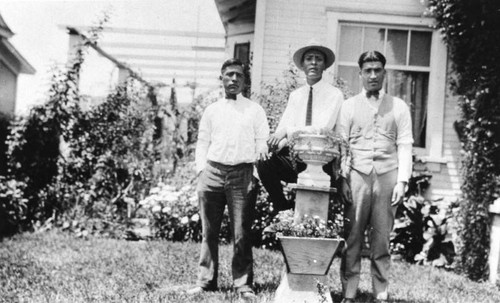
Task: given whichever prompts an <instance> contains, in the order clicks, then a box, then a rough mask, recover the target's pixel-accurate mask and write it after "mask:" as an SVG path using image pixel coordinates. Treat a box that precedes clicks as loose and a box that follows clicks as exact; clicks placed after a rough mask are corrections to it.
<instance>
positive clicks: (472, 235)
mask: <svg viewBox="0 0 500 303" xmlns="http://www.w3.org/2000/svg"><path fill="white" fill-rule="evenodd" d="M499 10H500V2H499V1H480V2H478V1H473V0H439V1H438V0H430V1H429V12H430V13H431V14H432V15H433V16H434V17H435V18H436V21H437V22H436V28H438V29H439V30H440V31H441V33H442V36H443V40H444V41H445V43H446V44H447V46H448V50H449V52H448V53H449V55H450V59H451V61H452V63H453V64H452V65H451V67H452V69H453V71H454V72H455V73H454V78H453V79H451V81H450V83H451V89H452V90H453V91H454V92H455V93H457V94H458V95H460V101H459V107H460V109H461V117H460V121H459V122H458V123H457V125H461V126H462V131H463V133H462V134H461V138H462V149H463V159H462V180H463V183H462V187H461V188H462V193H463V199H462V200H461V205H460V230H459V234H460V238H461V240H460V243H461V245H460V247H459V255H460V258H459V259H460V267H461V268H462V269H463V270H464V272H465V273H466V275H467V276H468V277H469V278H471V279H474V280H480V279H486V278H487V274H488V269H487V268H488V266H487V264H488V251H489V242H490V226H489V225H490V218H489V214H488V206H489V205H490V204H491V203H492V202H493V201H494V200H495V198H496V197H497V196H498V184H497V182H496V180H495V178H496V177H498V176H499V175H500V161H499V159H500V119H499V117H500V103H499V102H498V100H499V99H500V76H499V75H498V70H500V44H499V43H492V41H498V40H499V39H500V31H499V30H498V29H499V28H500V18H498V11H499Z"/></svg>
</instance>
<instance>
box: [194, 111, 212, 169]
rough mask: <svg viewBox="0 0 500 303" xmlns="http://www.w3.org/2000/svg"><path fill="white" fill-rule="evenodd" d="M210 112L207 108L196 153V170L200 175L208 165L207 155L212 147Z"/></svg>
mask: <svg viewBox="0 0 500 303" xmlns="http://www.w3.org/2000/svg"><path fill="white" fill-rule="evenodd" d="M209 116H210V110H209V108H207V110H205V112H204V113H203V115H202V117H201V120H200V126H199V128H198V141H197V142H196V151H195V163H196V166H195V169H196V173H197V174H198V173H199V172H200V171H202V170H203V169H204V168H205V165H206V164H207V154H208V147H209V146H210V133H211V124H210V117H209Z"/></svg>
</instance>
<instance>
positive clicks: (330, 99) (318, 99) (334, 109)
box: [276, 80, 344, 136]
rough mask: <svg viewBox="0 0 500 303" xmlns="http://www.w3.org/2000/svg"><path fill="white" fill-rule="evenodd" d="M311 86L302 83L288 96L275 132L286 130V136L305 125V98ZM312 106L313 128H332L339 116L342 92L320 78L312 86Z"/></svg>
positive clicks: (342, 98)
mask: <svg viewBox="0 0 500 303" xmlns="http://www.w3.org/2000/svg"><path fill="white" fill-rule="evenodd" d="M310 88H311V86H309V85H304V86H301V87H299V88H298V89H296V90H294V91H293V92H292V93H291V94H290V97H289V98H288V104H287V105H286V108H285V111H284V112H283V116H282V117H281V120H280V123H279V124H278V127H277V128H276V132H281V131H286V134H287V136H291V134H293V133H294V132H295V131H297V130H299V129H301V128H304V126H305V125H306V112H307V100H308V98H309V90H310ZM312 88H313V106H312V124H311V126H312V127H313V128H315V129H321V128H328V129H333V128H334V126H335V125H336V122H337V118H338V116H339V112H340V107H341V105H342V102H343V101H344V95H343V94H342V92H341V91H340V90H339V89H338V88H336V87H334V86H333V85H331V84H329V83H327V82H326V81H324V80H320V81H319V82H318V83H316V84H314V85H313V86H312Z"/></svg>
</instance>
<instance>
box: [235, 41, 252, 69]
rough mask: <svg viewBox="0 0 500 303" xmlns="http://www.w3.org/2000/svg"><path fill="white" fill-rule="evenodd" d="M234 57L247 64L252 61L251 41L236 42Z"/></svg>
mask: <svg viewBox="0 0 500 303" xmlns="http://www.w3.org/2000/svg"><path fill="white" fill-rule="evenodd" d="M234 58H236V59H239V60H240V61H241V62H243V63H244V64H247V63H248V62H249V61H250V43H236V44H235V45H234Z"/></svg>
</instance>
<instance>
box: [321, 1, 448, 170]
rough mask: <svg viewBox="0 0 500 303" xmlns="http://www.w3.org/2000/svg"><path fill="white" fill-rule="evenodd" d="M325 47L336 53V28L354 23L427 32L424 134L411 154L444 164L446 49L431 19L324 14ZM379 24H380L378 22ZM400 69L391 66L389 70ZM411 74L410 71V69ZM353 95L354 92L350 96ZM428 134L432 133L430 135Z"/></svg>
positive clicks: (359, 14)
mask: <svg viewBox="0 0 500 303" xmlns="http://www.w3.org/2000/svg"><path fill="white" fill-rule="evenodd" d="M326 13H327V32H328V40H327V44H328V45H329V46H331V47H332V49H334V50H335V51H336V52H337V53H338V51H339V48H338V41H339V40H340V24H341V23H355V24H359V25H379V26H382V27H389V28H391V29H392V28H397V27H400V28H402V29H405V30H411V29H415V30H430V31H431V32H432V38H431V52H430V64H429V68H427V67H426V68H425V70H426V71H427V70H428V71H429V87H428V99H427V123H426V128H427V133H426V137H425V146H426V147H425V148H420V147H414V148H413V150H414V152H415V154H416V155H417V156H418V157H419V158H421V159H424V160H426V161H431V162H440V163H444V162H446V160H445V159H444V158H443V156H442V153H443V137H444V108H445V98H446V73H447V49H446V46H445V44H444V43H443V41H442V39H441V37H440V34H439V32H438V31H437V30H433V29H432V28H431V26H432V25H433V22H434V20H433V19H432V18H424V17H415V16H403V15H391V14H377V13H353V12H335V11H330V10H328V11H327V12H326ZM381 21H382V22H381ZM399 67H403V66H397V65H391V66H390V68H391V69H394V68H399ZM412 70H413V69H412ZM334 72H335V74H337V72H338V64H335V65H334ZM354 93H357V92H354ZM431 130H432V131H431Z"/></svg>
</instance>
